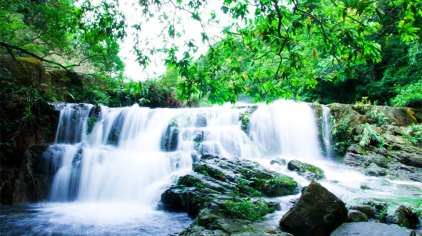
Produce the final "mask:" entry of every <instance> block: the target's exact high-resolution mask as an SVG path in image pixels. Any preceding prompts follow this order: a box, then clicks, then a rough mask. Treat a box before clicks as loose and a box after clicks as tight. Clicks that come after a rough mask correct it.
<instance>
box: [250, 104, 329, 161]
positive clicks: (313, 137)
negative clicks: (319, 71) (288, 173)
mask: <svg viewBox="0 0 422 236" xmlns="http://www.w3.org/2000/svg"><path fill="white" fill-rule="evenodd" d="M250 122H251V123H250V127H251V128H250V136H251V139H252V140H253V142H254V143H256V144H257V145H258V146H259V147H260V150H262V151H263V152H264V153H265V154H266V155H280V156H286V157H290V158H291V157H294V158H297V159H305V160H312V159H320V158H321V149H320V146H319V143H318V129H317V125H316V119H315V114H314V111H313V110H312V108H311V107H310V105H309V104H306V103H297V102H294V101H285V100H279V101H276V102H274V103H272V104H269V105H260V106H259V108H258V110H257V111H256V112H254V114H253V115H252V117H251V121H250Z"/></svg>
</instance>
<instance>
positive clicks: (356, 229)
mask: <svg viewBox="0 0 422 236" xmlns="http://www.w3.org/2000/svg"><path fill="white" fill-rule="evenodd" d="M330 235H331V236H348V235H350V236H352V235H371V236H391V235H394V236H410V235H412V231H411V230H408V229H405V228H402V227H400V226H398V225H387V224H383V223H373V222H354V223H344V224H342V225H341V226H340V227H338V228H337V229H336V230H334V232H332V233H331V234H330Z"/></svg>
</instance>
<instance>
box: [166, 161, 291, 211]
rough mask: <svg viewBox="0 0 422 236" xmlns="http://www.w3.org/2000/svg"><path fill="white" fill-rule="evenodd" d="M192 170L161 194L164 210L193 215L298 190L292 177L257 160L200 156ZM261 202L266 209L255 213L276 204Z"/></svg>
mask: <svg viewBox="0 0 422 236" xmlns="http://www.w3.org/2000/svg"><path fill="white" fill-rule="evenodd" d="M193 171H194V172H193V173H191V174H188V175H185V176H182V177H180V178H179V179H178V181H177V183H176V184H174V185H172V186H171V187H170V188H169V189H167V190H166V191H165V192H164V193H163V194H162V195H161V200H162V203H163V206H164V208H165V209H167V210H171V211H185V212H187V213H188V214H189V215H191V216H196V215H197V214H198V213H199V211H200V210H202V209H205V208H219V210H224V209H227V205H228V204H229V203H232V202H240V203H244V204H243V206H244V207H247V206H251V207H252V206H253V204H249V203H251V202H252V203H253V200H250V198H256V197H277V196H285V195H291V194H296V193H298V184H297V183H296V182H295V181H294V180H293V179H292V178H290V177H288V176H284V175H281V174H279V173H276V172H273V171H269V170H266V169H264V168H263V167H262V166H260V165H259V164H258V163H255V162H252V161H248V160H229V159H226V158H222V157H217V156H212V155H203V156H202V157H201V158H200V160H199V161H198V162H196V163H194V165H193ZM263 202H265V204H262V207H263V208H268V209H269V210H267V211H260V210H262V209H255V211H256V212H265V213H268V212H270V211H274V210H276V209H277V207H278V205H277V204H274V203H273V202H271V201H263ZM243 210H245V211H248V210H249V209H243ZM226 213H227V211H226ZM235 217H236V216H235Z"/></svg>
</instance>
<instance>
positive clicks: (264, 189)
mask: <svg viewBox="0 0 422 236" xmlns="http://www.w3.org/2000/svg"><path fill="white" fill-rule="evenodd" d="M274 164H276V163H275V162H274ZM277 164H279V163H277ZM284 164H287V163H284ZM293 164H295V165H296V166H301V167H302V168H301V169H300V171H299V173H301V172H302V173H304V172H305V171H306V170H318V168H317V167H315V166H312V165H310V164H306V163H300V162H298V161H291V162H289V165H290V166H292V165H293ZM291 169H292V171H295V172H297V171H298V169H297V168H291ZM316 173H319V174H320V175H321V174H322V175H323V173H320V172H319V171H316ZM315 175H316V174H315V173H314V174H313V175H310V174H307V175H304V177H305V178H306V177H309V176H315ZM299 188H302V187H301V186H299V185H298V183H296V182H295V181H294V180H293V179H291V178H290V177H287V176H283V175H280V174H277V173H275V172H272V171H269V170H266V169H265V168H263V167H262V166H260V165H259V164H257V163H254V162H252V161H247V160H242V161H239V160H229V159H225V158H222V157H216V156H210V155H204V156H202V157H201V158H200V159H199V160H198V162H196V163H195V164H194V167H193V172H192V173H190V174H188V175H185V176H182V177H180V178H179V180H178V181H177V183H175V184H174V185H173V186H171V187H170V188H169V189H168V190H167V191H165V192H164V193H163V194H162V196H161V199H162V202H163V206H164V209H166V210H170V211H184V212H187V213H188V214H189V215H190V216H192V217H194V218H195V220H194V222H193V224H192V225H191V226H190V227H189V228H187V229H186V230H185V231H183V232H182V233H181V234H180V235H291V234H293V235H330V234H331V233H332V232H333V231H334V233H333V235H343V234H344V233H345V232H346V233H347V232H349V233H351V232H358V233H361V234H362V235H366V234H368V235H369V233H370V232H371V231H370V230H371V227H374V230H375V231H376V232H382V231H383V230H386V231H388V232H394V233H398V234H399V235H411V233H412V232H413V231H412V230H411V229H416V228H418V227H420V225H419V221H418V214H417V213H415V212H414V210H413V209H411V208H409V207H405V206H401V207H399V208H398V209H397V210H396V211H395V213H394V214H393V215H388V213H387V209H386V207H387V204H384V205H383V204H380V203H373V202H368V203H365V204H362V205H347V204H346V203H344V202H343V201H342V200H340V199H339V198H338V197H336V196H335V195H334V194H332V193H331V192H329V191H328V190H327V189H326V188H324V187H323V186H321V185H320V184H319V183H317V182H315V181H313V182H311V183H310V184H309V186H306V187H304V188H303V189H302V193H301V196H300V197H299V198H298V199H297V200H295V203H294V205H293V207H292V208H291V209H290V210H289V211H288V212H287V213H286V214H284V216H283V217H282V218H281V219H280V225H279V226H277V225H274V224H271V222H268V221H266V220H265V218H263V217H264V216H265V215H267V214H271V213H273V212H274V211H277V210H280V208H279V207H280V206H279V202H278V201H277V200H276V199H277V198H274V197H277V196H285V195H292V194H296V193H297V192H298V189H299ZM419 217H420V215H419ZM368 221H371V222H388V223H390V224H391V223H394V224H397V225H394V224H393V225H387V224H384V223H369V222H368ZM355 222H359V223H355ZM361 222H368V223H365V224H364V225H363V228H362V230H358V228H359V225H360V224H362V223H361ZM398 225H401V226H405V227H408V228H407V229H406V228H402V227H399V226H398Z"/></svg>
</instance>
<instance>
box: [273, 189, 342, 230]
mask: <svg viewBox="0 0 422 236" xmlns="http://www.w3.org/2000/svg"><path fill="white" fill-rule="evenodd" d="M346 220H347V209H346V207H345V205H344V203H343V202H342V201H341V200H340V199H339V198H337V197H336V196H335V195H334V194H332V193H331V192H329V191H328V190H327V189H325V188H324V187H322V186H321V185H320V184H319V183H317V182H315V181H312V182H311V184H309V186H307V187H306V188H305V189H304V190H303V191H302V195H301V197H300V198H299V200H298V201H297V202H296V204H295V205H294V206H293V207H292V208H291V209H290V210H289V211H288V212H287V213H286V214H285V215H284V216H283V217H282V218H281V220H280V228H281V229H282V230H283V231H286V232H289V233H292V234H294V235H315V236H318V235H329V234H330V233H331V232H332V231H333V230H334V229H335V228H337V227H338V226H339V225H341V224H342V223H343V222H346Z"/></svg>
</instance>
